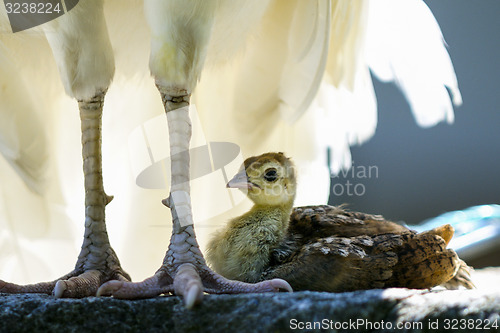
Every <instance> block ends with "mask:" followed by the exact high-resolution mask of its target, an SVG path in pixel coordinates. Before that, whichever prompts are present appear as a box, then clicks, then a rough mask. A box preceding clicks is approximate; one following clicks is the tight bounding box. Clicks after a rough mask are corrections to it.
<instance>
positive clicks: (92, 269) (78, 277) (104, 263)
mask: <svg viewBox="0 0 500 333" xmlns="http://www.w3.org/2000/svg"><path fill="white" fill-rule="evenodd" d="M106 254H107V255H106V256H103V258H105V259H104V260H99V262H92V260H91V258H92V257H91V256H90V255H89V256H82V255H80V257H79V259H78V261H77V264H76V267H75V269H74V270H73V271H72V272H71V273H69V274H67V275H65V276H63V277H61V278H60V279H57V280H55V281H51V282H41V283H35V284H29V285H18V284H15V283H10V282H5V281H2V280H0V292H3V293H8V294H24V293H35V294H49V295H50V294H52V295H54V296H55V297H57V298H60V297H71V298H81V297H87V296H95V295H96V293H97V290H98V289H99V287H100V286H101V285H102V284H104V283H105V282H107V281H110V280H118V281H130V276H129V275H128V274H127V273H126V272H125V271H124V270H123V269H122V268H121V266H120V263H119V261H118V258H117V256H116V254H115V252H114V251H113V249H111V248H109V249H108V250H107V251H106Z"/></svg>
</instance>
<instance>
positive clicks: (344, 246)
mask: <svg viewBox="0 0 500 333" xmlns="http://www.w3.org/2000/svg"><path fill="white" fill-rule="evenodd" d="M452 232H453V230H452V229H451V227H450V226H443V227H440V228H437V229H435V230H432V231H428V232H425V233H421V234H417V233H416V232H414V231H411V230H409V229H407V228H406V227H404V226H401V225H399V224H396V223H393V222H390V221H387V220H385V219H384V218H383V217H382V216H379V215H369V214H364V213H359V212H349V211H346V210H344V209H343V208H340V207H333V206H308V207H298V208H294V209H293V211H292V214H291V217H290V226H289V229H288V235H287V238H286V239H285V240H284V242H283V243H282V244H281V245H280V246H279V247H277V248H276V249H275V250H274V251H273V252H272V254H271V261H270V266H269V268H267V270H266V271H265V272H264V273H263V275H262V278H263V279H268V278H275V277H280V278H282V279H284V280H286V281H288V282H289V283H290V285H291V286H292V288H294V290H322V291H334V292H340V291H350V290H359V289H370V288H387V287H406V288H430V287H433V286H437V285H440V284H443V283H446V282H448V281H449V280H450V279H452V278H453V277H454V276H455V275H456V274H457V271H458V270H459V269H460V267H461V266H460V263H461V261H460V259H459V258H458V256H457V255H456V253H455V252H454V251H453V250H451V249H446V245H447V243H448V242H449V240H450V239H451V237H450V233H451V235H452ZM461 274H464V271H463V270H462V271H461ZM464 275H465V276H466V278H465V279H464V281H463V285H464V286H465V287H470V280H469V278H468V277H467V275H466V274H464Z"/></svg>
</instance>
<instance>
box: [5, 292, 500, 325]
mask: <svg viewBox="0 0 500 333" xmlns="http://www.w3.org/2000/svg"><path fill="white" fill-rule="evenodd" d="M499 314H500V291H494V292H489V291H487V290H461V291H432V292H429V291H422V290H408V289H386V290H367V291H357V292H351V293H340V294H332V293H319V292H297V293H292V294H285V293H281V294H248V295H206V297H205V298H204V301H203V303H202V304H201V305H199V306H197V307H196V308H195V309H193V310H186V309H185V308H184V306H183V304H182V300H181V299H180V298H178V297H157V298H154V299H147V300H135V301H125V300H117V299H112V298H103V297H102V298H96V297H88V298H84V299H76V300H75V299H55V298H53V297H51V296H47V295H7V294H0V332H42V331H44V332H77V331H85V332H102V331H104V332H130V331H140V330H144V331H148V332H149V331H193V332H195V331H196V332H217V331H221V330H223V331H226V330H227V331H237V332H255V331H261V332H265V331H272V332H275V331H286V330H290V328H291V327H292V328H293V327H297V328H298V327H301V326H299V325H302V324H303V325H307V323H312V322H319V323H322V324H323V325H325V326H324V327H328V328H335V327H336V326H335V325H340V324H344V326H345V327H349V326H347V325H349V324H350V323H353V322H356V321H358V320H359V321H361V320H365V322H364V324H362V325H360V326H358V327H357V328H358V329H361V330H363V331H364V330H365V329H369V328H370V326H367V325H370V324H369V323H367V322H370V323H371V325H372V328H374V329H376V328H385V329H387V328H391V327H392V328H393V329H394V328H396V325H397V323H398V322H407V323H417V322H420V323H422V324H413V325H422V326H421V327H416V328H417V329H413V330H408V331H412V332H426V331H432V329H431V328H430V327H429V325H431V323H436V322H438V323H439V324H440V325H441V326H440V328H441V329H443V328H444V326H443V325H445V324H446V322H448V324H452V322H451V321H449V320H450V319H458V320H460V319H467V320H469V319H474V320H477V321H475V323H476V325H482V326H484V325H485V322H484V320H485V319H489V320H490V321H492V322H494V321H496V322H497V323H498V325H500V315H499ZM446 319H448V321H446ZM294 320H296V321H294ZM382 321H383V323H384V324H383V325H384V326H380V325H382V324H381V323H382ZM335 323H337V324H335ZM457 324H458V325H460V322H458V323H457ZM352 325H353V324H351V326H350V327H351V328H353V327H354V326H352ZM376 325H379V326H378V327H377V326H376ZM407 325H409V324H407ZM337 327H338V326H337ZM458 327H459V326H457V328H458ZM491 328H493V327H491ZM381 331H384V330H381ZM388 331H404V330H388ZM489 331H490V332H493V331H500V329H498V328H497V329H490V330H489Z"/></svg>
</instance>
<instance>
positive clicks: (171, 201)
mask: <svg viewBox="0 0 500 333" xmlns="http://www.w3.org/2000/svg"><path fill="white" fill-rule="evenodd" d="M158 89H159V90H160V93H161V97H162V101H163V104H164V106H165V112H166V113H167V120H168V126H169V135H170V156H171V177H172V181H171V190H170V196H169V197H168V198H167V199H165V200H164V201H163V203H164V204H165V205H166V206H168V207H170V209H171V213H172V220H173V230H172V236H171V238H170V245H169V247H168V250H167V253H166V255H165V259H164V261H163V265H162V266H161V268H160V269H159V270H158V271H157V272H156V273H155V275H154V276H153V277H151V278H148V279H146V280H144V281H143V282H139V283H131V282H124V281H110V282H107V283H105V284H104V285H103V286H101V288H100V289H99V290H98V295H113V296H114V297H116V298H124V299H133V298H145V297H153V296H157V295H160V294H163V293H174V294H176V295H182V296H183V297H184V302H185V305H186V307H188V308H191V307H192V306H193V305H194V304H196V303H198V302H200V301H201V299H202V296H203V292H207V293H214V294H221V293H249V292H270V291H279V290H288V291H291V290H292V289H291V287H290V285H289V284H288V283H287V282H286V281H284V280H281V279H274V280H269V281H263V282H260V283H257V284H249V283H243V282H240V281H231V280H228V279H226V278H224V277H222V276H220V275H219V274H217V273H215V272H213V271H212V270H211V269H210V268H208V266H207V264H206V262H205V259H204V258H203V255H202V253H201V251H200V248H199V246H198V242H197V241H196V236H195V232H194V228H193V221H192V214H191V205H190V190H189V140H190V139H191V122H190V119H189V114H188V107H189V97H190V94H189V93H188V92H187V91H186V90H168V89H164V88H162V87H161V86H158Z"/></svg>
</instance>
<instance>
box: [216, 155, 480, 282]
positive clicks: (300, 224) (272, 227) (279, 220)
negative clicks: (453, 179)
mask: <svg viewBox="0 0 500 333" xmlns="http://www.w3.org/2000/svg"><path fill="white" fill-rule="evenodd" d="M227 187H230V188H238V189H241V190H243V191H245V192H246V194H247V196H248V197H249V198H250V199H251V200H252V201H253V202H254V206H253V207H252V209H251V210H250V211H249V212H247V213H245V214H244V215H242V216H239V217H237V218H234V219H232V220H231V221H229V223H228V224H227V225H226V226H225V228H223V229H222V230H219V231H218V232H216V233H215V234H214V236H213V238H212V239H211V241H210V242H209V244H208V249H207V259H208V261H209V263H210V265H211V266H212V268H213V269H214V270H215V271H216V272H217V273H219V274H221V275H223V276H225V277H226V278H229V279H235V280H240V281H244V282H257V281H262V280H267V279H271V278H281V279H284V280H286V281H287V282H288V283H290V285H291V286H292V288H293V289H294V290H317V291H329V292H343V291H352V290H361V289H372V288H388V287H406V288H431V287H434V286H437V285H441V284H442V285H443V286H445V287H447V288H449V289H455V288H457V287H459V286H464V287H466V288H473V286H474V285H473V283H472V282H471V281H470V276H469V270H468V269H469V268H468V266H467V265H466V264H465V263H464V262H463V261H462V260H460V259H459V258H458V256H457V255H456V253H455V252H454V251H453V250H451V249H447V248H446V246H447V244H448V243H449V241H450V240H451V238H452V237H453V228H452V227H451V226H450V225H444V226H441V227H438V228H435V229H432V230H429V231H426V232H423V233H420V234H417V233H416V232H414V231H412V230H409V229H408V228H406V227H404V226H402V225H399V224H397V223H393V222H390V221H387V220H385V219H384V218H383V217H382V216H379V215H369V214H364V213H358V212H350V211H346V210H345V209H343V208H342V207H333V206H327V205H323V206H308V207H298V208H293V201H294V198H295V191H296V177H295V172H294V166H293V163H292V162H291V161H290V159H288V158H287V157H285V155H284V154H283V153H266V154H263V155H260V156H257V157H250V158H248V159H247V160H245V162H244V165H243V166H242V168H241V169H240V171H239V172H238V174H236V176H235V177H234V178H233V179H231V181H229V183H228V184H227Z"/></svg>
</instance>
